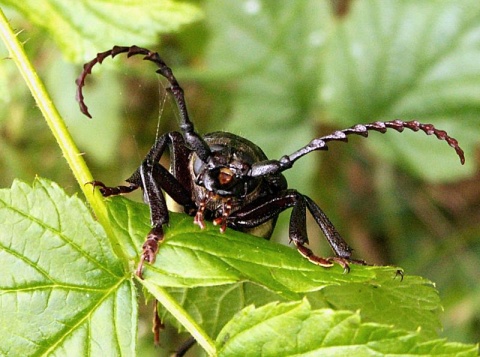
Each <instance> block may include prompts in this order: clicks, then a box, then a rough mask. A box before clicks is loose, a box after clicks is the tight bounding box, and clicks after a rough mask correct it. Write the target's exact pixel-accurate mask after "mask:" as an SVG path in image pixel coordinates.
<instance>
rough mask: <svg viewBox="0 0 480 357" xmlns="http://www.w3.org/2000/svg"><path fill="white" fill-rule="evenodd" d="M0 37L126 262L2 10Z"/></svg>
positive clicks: (73, 147) (87, 175)
mask: <svg viewBox="0 0 480 357" xmlns="http://www.w3.org/2000/svg"><path fill="white" fill-rule="evenodd" d="M0 37H1V38H2V40H3V42H4V43H5V46H6V47H7V49H8V51H9V53H10V58H11V59H13V61H14V62H15V64H16V65H17V67H18V69H19V71H20V74H21V75H22V77H23V79H24V80H25V82H26V84H27V86H28V88H29V89H30V92H31V93H32V96H33V97H34V99H35V101H36V103H37V105H38V107H39V109H40V111H41V112H42V114H43V117H44V118H45V120H46V122H47V125H48V126H49V128H50V130H51V131H52V133H53V136H54V137H55V139H56V141H57V143H58V145H59V146H60V149H61V150H62V153H63V156H64V157H65V159H66V160H67V163H68V165H69V166H70V169H71V170H72V172H73V175H74V176H75V179H76V180H77V182H78V184H79V186H80V188H81V189H82V191H83V193H84V195H85V197H86V199H87V201H88V202H89V203H90V206H91V208H92V210H93V212H94V214H95V216H96V217H97V219H98V221H99V222H100V224H101V225H102V226H103V228H104V229H105V231H106V233H107V236H108V237H109V239H110V241H111V244H112V247H113V249H115V252H116V253H117V255H118V256H119V257H121V258H122V260H123V261H125V262H126V261H127V257H126V256H125V254H124V253H123V251H121V250H120V249H119V248H118V247H119V245H118V244H117V242H116V238H115V235H114V234H113V231H112V229H111V228H110V223H109V218H108V213H107V207H106V205H105V202H104V200H103V198H102V196H101V195H100V194H99V193H98V192H94V190H93V189H92V187H91V186H89V185H85V183H86V182H90V181H92V180H93V178H92V175H91V173H90V170H89V169H88V167H87V165H86V163H85V160H84V159H83V157H82V153H80V152H79V150H78V148H77V146H76V145H75V143H74V141H73V139H72V137H71V136H70V133H69V132H68V130H67V127H66V125H65V122H64V121H63V119H62V118H61V116H60V114H59V113H58V110H57V108H56V107H55V105H54V104H53V102H52V100H51V99H50V96H49V95H48V93H47V91H46V89H45V86H44V84H43V82H42V81H41V79H40V78H39V77H38V75H37V73H36V71H35V69H34V68H33V66H32V64H31V63H30V61H29V59H28V57H27V55H26V54H25V51H24V49H23V45H22V44H21V43H20V41H19V40H18V37H17V34H15V33H14V32H13V30H12V28H11V26H10V24H9V23H8V20H7V18H6V17H5V14H4V13H3V10H2V9H1V8H0Z"/></svg>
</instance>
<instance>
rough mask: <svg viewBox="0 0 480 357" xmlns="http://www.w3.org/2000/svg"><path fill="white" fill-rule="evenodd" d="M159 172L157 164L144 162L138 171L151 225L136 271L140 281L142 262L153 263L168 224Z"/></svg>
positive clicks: (141, 277) (159, 168)
mask: <svg viewBox="0 0 480 357" xmlns="http://www.w3.org/2000/svg"><path fill="white" fill-rule="evenodd" d="M159 171H161V166H160V165H159V164H158V163H154V164H150V163H149V162H144V163H143V164H142V166H140V168H139V170H138V172H139V174H140V177H141V179H142V182H143V184H142V188H143V195H144V199H145V201H146V203H147V204H148V205H149V207H150V220H151V223H152V229H151V230H150V232H148V234H147V238H146V240H145V243H143V246H142V255H141V257H140V262H139V263H138V267H137V270H136V274H137V276H138V277H139V278H140V279H143V276H142V270H143V264H144V262H148V263H150V264H153V263H154V262H155V259H156V256H157V252H158V247H159V244H160V243H162V242H163V239H164V232H163V225H164V224H168V222H169V214H168V208H167V203H166V202H165V197H164V196H163V192H162V189H161V186H160V184H159V182H158V176H157V175H158V173H159Z"/></svg>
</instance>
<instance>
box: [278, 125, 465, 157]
mask: <svg viewBox="0 0 480 357" xmlns="http://www.w3.org/2000/svg"><path fill="white" fill-rule="evenodd" d="M405 128H406V129H410V130H412V131H415V132H416V131H419V130H421V131H423V132H424V133H425V134H427V135H432V134H433V135H435V136H436V137H437V139H439V140H445V141H446V142H447V143H448V145H450V146H451V147H452V148H454V149H455V151H456V153H457V155H458V157H459V158H460V162H461V163H462V165H463V164H464V163H465V154H464V152H463V150H462V149H461V148H460V146H459V145H458V141H457V140H456V139H454V138H452V137H451V136H449V135H448V134H447V132H446V131H445V130H440V129H437V128H435V126H433V124H423V123H420V122H418V121H417V120H411V121H402V120H399V119H396V120H391V121H386V122H382V121H376V122H374V123H370V124H357V125H354V126H352V127H350V128H348V129H344V130H338V131H336V132H334V133H332V134H330V135H327V136H322V137H321V138H316V139H313V140H312V141H311V142H310V143H309V144H308V145H306V146H304V147H302V148H301V149H299V150H297V151H295V152H294V153H292V154H291V155H288V156H286V157H284V158H282V159H283V160H285V161H289V162H291V163H292V164H293V162H295V161H296V160H298V159H299V158H301V157H302V156H304V155H306V154H308V153H309V152H311V151H315V150H328V146H327V144H328V142H330V141H343V142H347V141H348V138H347V135H351V134H356V135H361V136H363V137H368V132H369V131H370V130H373V131H378V132H380V133H382V134H383V133H385V132H386V131H387V129H394V130H396V131H398V132H400V133H401V132H402V131H403V129H405ZM283 160H281V161H283Z"/></svg>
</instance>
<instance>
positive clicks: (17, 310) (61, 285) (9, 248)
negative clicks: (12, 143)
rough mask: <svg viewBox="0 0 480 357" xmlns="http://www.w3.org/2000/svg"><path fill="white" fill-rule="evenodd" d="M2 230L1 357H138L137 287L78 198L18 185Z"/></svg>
mask: <svg viewBox="0 0 480 357" xmlns="http://www.w3.org/2000/svg"><path fill="white" fill-rule="evenodd" d="M0 226H1V229H0V261H2V274H0V299H1V304H0V306H1V308H0V314H1V316H2V319H1V322H0V332H1V333H0V346H1V347H0V354H1V355H8V356H28V355H50V354H60V355H65V354H69V355H72V353H73V352H75V354H76V355H79V356H84V355H100V354H105V353H106V352H108V353H107V354H110V353H112V352H114V353H115V354H116V355H121V356H131V355H133V354H134V351H135V337H136V328H137V305H136V289H135V286H134V285H133V283H132V281H131V279H129V274H128V273H127V272H125V271H124V269H123V266H122V264H121V262H120V261H119V260H118V259H117V258H116V257H115V255H114V253H113V251H112V249H111V247H110V246H109V243H108V239H107V238H106V236H105V233H104V231H103V229H102V228H101V227H100V225H99V224H98V223H97V222H95V221H94V220H93V219H92V216H91V214H90V212H89V211H88V210H87V208H86V207H85V205H84V204H83V203H82V202H81V201H80V200H79V199H78V198H77V197H75V196H74V197H68V196H66V195H65V193H64V192H63V191H62V190H61V189H60V188H59V187H58V186H57V185H56V184H54V183H51V182H49V181H47V180H42V179H39V180H36V181H35V182H34V185H33V187H30V186H28V185H26V184H24V183H21V182H19V181H15V182H14V183H13V185H12V188H11V189H2V190H0Z"/></svg>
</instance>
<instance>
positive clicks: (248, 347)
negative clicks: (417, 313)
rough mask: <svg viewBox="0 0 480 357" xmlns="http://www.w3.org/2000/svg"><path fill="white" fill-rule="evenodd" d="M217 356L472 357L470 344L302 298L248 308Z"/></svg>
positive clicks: (227, 331)
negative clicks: (431, 336)
mask: <svg viewBox="0 0 480 357" xmlns="http://www.w3.org/2000/svg"><path fill="white" fill-rule="evenodd" d="M217 344H218V355H219V356H292V355H302V356H379V355H415V356H447V355H451V356H453V355H455V356H476V353H477V348H476V346H472V345H461V344H454V343H447V342H446V341H445V340H427V339H425V338H424V337H423V336H422V335H420V334H419V333H418V332H407V331H402V330H399V329H396V328H393V327H392V326H388V325H382V324H376V323H365V322H362V320H361V317H360V315H359V314H358V313H354V312H349V311H334V310H331V309H321V310H312V309H311V307H310V305H309V304H308V302H307V301H302V302H295V303H284V304H270V305H267V306H264V307H261V308H258V309H255V308H254V307H253V306H250V307H248V308H246V309H244V310H243V311H242V312H241V313H239V314H238V315H237V316H235V318H233V319H232V320H231V321H230V322H229V323H228V324H227V325H226V326H225V328H224V329H223V330H222V332H221V333H220V334H219V336H218V338H217Z"/></svg>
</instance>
